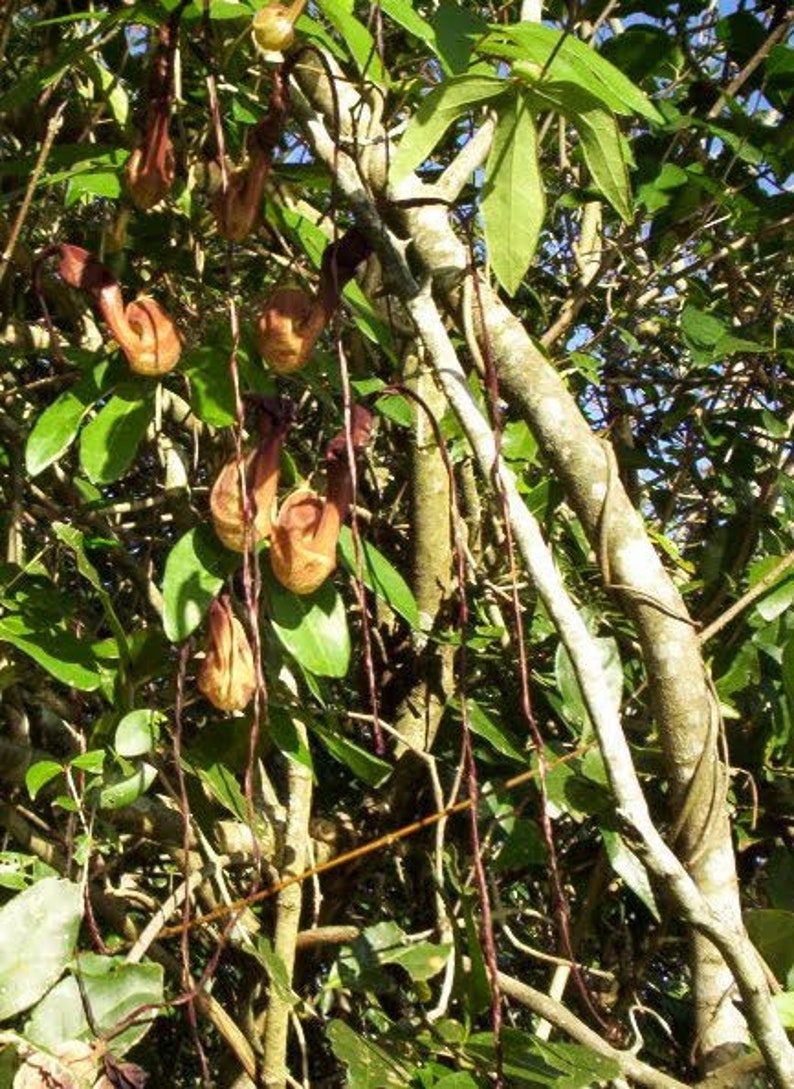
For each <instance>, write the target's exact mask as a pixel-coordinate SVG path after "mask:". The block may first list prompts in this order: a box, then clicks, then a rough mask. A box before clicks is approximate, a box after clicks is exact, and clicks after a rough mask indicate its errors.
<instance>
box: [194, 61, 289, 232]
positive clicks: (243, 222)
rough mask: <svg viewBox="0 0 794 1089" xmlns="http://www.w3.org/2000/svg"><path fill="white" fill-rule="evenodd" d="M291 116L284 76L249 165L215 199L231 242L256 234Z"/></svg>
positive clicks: (255, 132)
mask: <svg viewBox="0 0 794 1089" xmlns="http://www.w3.org/2000/svg"><path fill="white" fill-rule="evenodd" d="M286 112H287V104H286V88H285V86H284V85H283V83H282V80H281V77H280V75H278V74H276V75H274V77H273V90H272V91H271V94H270V108H269V109H268V112H267V114H266V115H265V117H263V118H262V120H261V121H260V122H259V123H258V124H257V125H256V126H255V128H254V130H253V132H252V134H251V140H252V149H251V154H250V157H249V162H248V165H247V166H245V167H241V168H239V169H237V170H235V171H233V172H232V174H231V176H230V177H229V180H228V185H227V186H226V188H225V189H220V190H219V191H218V192H217V193H216V194H215V197H214V198H213V201H212V209H213V212H214V214H215V222H216V223H217V225H218V233H219V234H220V236H221V237H222V238H226V239H228V240H229V241H230V242H242V241H243V239H245V238H247V237H248V235H249V234H250V233H251V231H252V230H253V227H254V224H255V223H256V220H257V217H258V216H259V214H260V211H261V208H262V198H263V196H264V193H265V184H266V182H267V176H268V173H269V172H270V160H271V157H272V155H273V149H274V148H275V146H276V144H277V143H278V141H279V137H280V136H281V129H282V125H283V123H284V117H285V116H286Z"/></svg>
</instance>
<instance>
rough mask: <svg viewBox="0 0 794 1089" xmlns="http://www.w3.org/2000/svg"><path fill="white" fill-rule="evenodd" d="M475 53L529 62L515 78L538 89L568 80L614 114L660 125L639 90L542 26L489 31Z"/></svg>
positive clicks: (570, 39)
mask: <svg viewBox="0 0 794 1089" xmlns="http://www.w3.org/2000/svg"><path fill="white" fill-rule="evenodd" d="M477 50H478V52H480V53H484V54H486V55H487V54H493V55H495V56H503V57H508V58H510V59H513V60H517V61H519V62H520V61H527V62H529V65H528V67H527V68H526V69H521V68H519V67H518V66H515V67H514V71H513V74H514V75H516V76H525V77H526V78H527V80H528V82H530V83H531V84H535V85H537V84H538V81H539V80H541V77H542V78H545V77H548V78H550V79H553V80H570V81H571V82H572V83H574V84H576V85H577V86H578V87H580V88H582V89H583V90H586V91H588V92H590V94H593V95H595V96H596V97H597V98H598V99H600V101H601V102H602V103H603V105H604V106H606V107H607V109H609V110H612V111H613V112H614V113H619V114H634V113H636V114H639V115H640V116H641V117H646V118H647V119H648V120H649V121H656V122H660V121H661V115H660V114H659V112H658V111H657V109H656V107H655V106H654V105H653V103H652V102H651V101H650V99H649V98H648V97H647V95H646V94H645V93H644V92H643V91H641V90H640V89H639V87H636V86H635V85H634V84H633V83H632V82H631V80H630V79H627V78H626V76H624V75H623V73H622V72H621V71H619V70H618V69H617V68H615V66H614V65H613V64H610V63H609V61H607V60H604V58H603V57H602V56H600V55H599V54H598V53H596V51H595V50H594V49H592V48H591V47H590V46H589V45H585V43H584V42H582V41H580V40H579V39H578V38H575V37H574V36H573V35H572V34H569V33H567V32H565V31H561V30H555V29H554V28H552V27H549V26H544V25H543V24H542V23H529V22H521V23H514V24H512V25H511V26H506V27H498V28H493V29H492V31H491V33H490V34H488V35H487V36H486V37H485V38H484V39H482V40H481V41H480V42H479V43H478V44H477ZM540 87H541V88H542V82H540Z"/></svg>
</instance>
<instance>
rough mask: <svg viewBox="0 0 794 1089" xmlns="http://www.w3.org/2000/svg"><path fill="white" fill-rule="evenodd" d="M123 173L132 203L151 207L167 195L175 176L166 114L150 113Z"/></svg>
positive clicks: (146, 209) (174, 163)
mask: <svg viewBox="0 0 794 1089" xmlns="http://www.w3.org/2000/svg"><path fill="white" fill-rule="evenodd" d="M125 176H126V179H127V188H128V189H129V193H130V196H131V197H132V200H133V203H134V204H136V205H137V206H138V207H139V208H142V209H143V210H144V211H148V210H149V209H150V208H154V206H155V205H156V204H159V203H160V201H161V200H163V199H164V198H165V197H166V196H167V194H168V192H169V190H170V189H171V186H172V185H173V184H174V178H175V177H176V162H175V159H174V145H173V144H172V143H171V137H170V136H169V134H168V115H167V114H166V115H165V116H163V115H162V114H160V113H157V114H155V115H154V116H153V118H152V121H151V123H150V124H149V126H148V128H147V130H146V133H145V135H144V138H143V140H142V142H141V143H140V144H139V145H138V147H136V148H135V150H134V151H133V152H132V154H131V155H130V157H129V159H128V160H127V166H126V170H125Z"/></svg>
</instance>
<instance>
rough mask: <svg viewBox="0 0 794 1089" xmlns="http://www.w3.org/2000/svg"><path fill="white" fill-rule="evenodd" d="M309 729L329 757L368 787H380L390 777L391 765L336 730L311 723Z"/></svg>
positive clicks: (317, 723)
mask: <svg viewBox="0 0 794 1089" xmlns="http://www.w3.org/2000/svg"><path fill="white" fill-rule="evenodd" d="M311 728H312V730H313V731H314V733H316V734H317V736H318V737H319V738H320V740H321V741H322V743H323V745H325V747H326V749H327V750H328V751H329V753H330V754H331V756H333V757H334V758H335V759H336V760H338V761H339V763H340V764H344V765H345V766H346V767H348V768H350V770H351V771H352V772H353V774H354V775H355V776H357V777H358V778H359V779H361V780H362V781H363V782H365V783H368V784H369V786H373V787H376V786H380V784H381V783H382V782H383V781H384V780H385V779H387V778H388V777H389V775H391V771H392V767H391V764H387V763H386V761H385V760H381V758H380V757H379V756H375V755H374V754H373V753H371V752H370V751H369V750H368V749H364V748H362V746H361V745H357V744H356V742H355V741H351V740H350V739H349V738H347V737H344V736H343V735H342V734H341V733H340V732H338V731H337V730H332V729H330V728H329V727H327V726H323V725H322V724H321V723H319V722H312V723H311Z"/></svg>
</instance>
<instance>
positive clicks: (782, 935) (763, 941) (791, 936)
mask: <svg viewBox="0 0 794 1089" xmlns="http://www.w3.org/2000/svg"><path fill="white" fill-rule="evenodd" d="M744 921H745V924H746V926H747V932H748V933H749V935H750V938H751V939H752V942H753V945H755V946H756V948H757V949H758V952H759V953H760V954H761V956H762V957H763V958H764V960H765V961H766V963H767V964H768V965H769V967H770V968H771V969H772V971H773V972H774V973H775V975H776V976H777V978H778V979H779V980H780V981H781V982H782V983H785V984H786V986H789V987H790V986H791V985H792V984H793V983H794V979H792V978H791V977H792V975H794V912H792V911H780V910H777V909H775V908H759V909H757V910H754V911H746V912H745V913H744Z"/></svg>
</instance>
